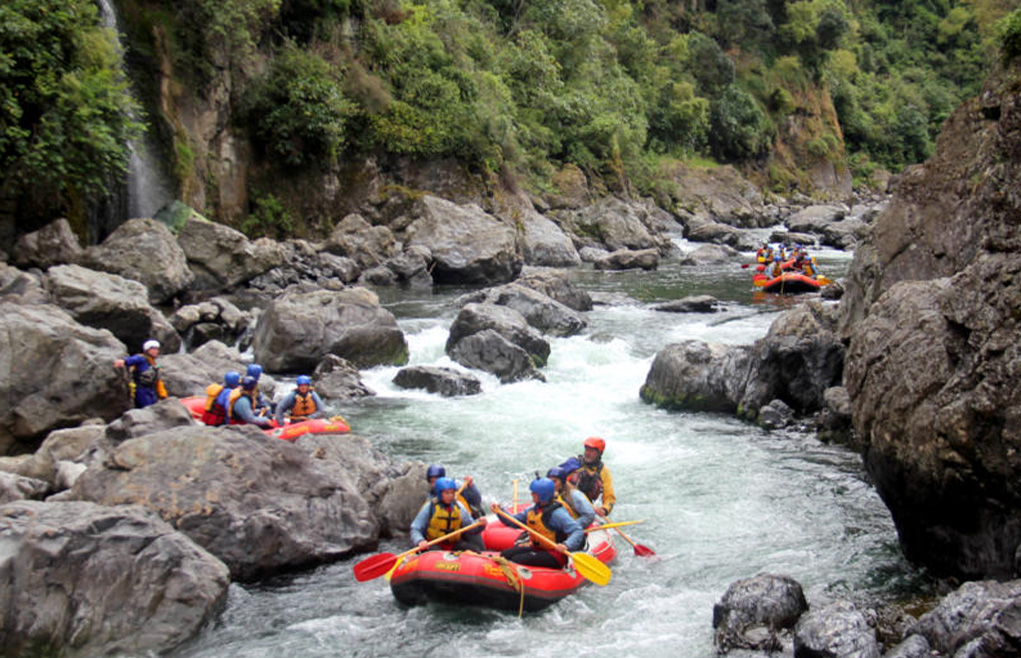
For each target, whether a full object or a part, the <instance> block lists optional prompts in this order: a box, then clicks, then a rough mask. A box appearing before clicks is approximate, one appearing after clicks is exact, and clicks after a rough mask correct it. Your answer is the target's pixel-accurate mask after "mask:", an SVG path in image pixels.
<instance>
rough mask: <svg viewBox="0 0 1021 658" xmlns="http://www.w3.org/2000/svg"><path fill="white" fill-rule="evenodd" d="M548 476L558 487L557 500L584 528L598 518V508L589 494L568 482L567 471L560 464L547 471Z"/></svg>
mask: <svg viewBox="0 0 1021 658" xmlns="http://www.w3.org/2000/svg"><path fill="white" fill-rule="evenodd" d="M546 477H548V478H549V479H551V480H553V484H554V485H556V487H557V502H558V503H560V504H561V505H563V506H564V509H565V510H567V512H568V513H569V514H570V515H571V518H573V519H575V520H576V521H577V522H578V525H580V526H581V528H582V530H584V529H585V528H587V527H589V526H590V525H592V522H593V521H595V519H596V510H595V508H593V507H592V503H591V502H589V499H588V496H586V495H585V494H583V493H582V492H580V491H578V490H577V489H576V488H575V487H574V486H573V485H571V484H570V483H568V482H567V471H565V470H564V469H562V468H561V467H559V466H554V467H553V468H551V469H550V470H549V471H548V472H547V473H546Z"/></svg>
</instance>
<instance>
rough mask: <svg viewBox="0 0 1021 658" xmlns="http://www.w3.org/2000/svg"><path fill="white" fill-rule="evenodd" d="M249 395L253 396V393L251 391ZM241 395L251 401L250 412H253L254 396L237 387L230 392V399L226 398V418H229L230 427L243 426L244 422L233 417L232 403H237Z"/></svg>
mask: <svg viewBox="0 0 1021 658" xmlns="http://www.w3.org/2000/svg"><path fill="white" fill-rule="evenodd" d="M251 393H253V394H254V391H252V392H251ZM242 395H245V396H247V397H248V399H250V400H251V401H252V410H253V411H254V410H255V396H254V395H250V394H249V392H248V391H245V389H243V388H241V387H240V386H238V387H237V388H235V389H234V390H233V391H231V392H230V397H228V398H227V417H228V418H230V424H231V425H244V424H245V421H243V420H238V419H237V418H235V417H234V403H235V402H237V401H238V400H239V399H240V398H241V396H242Z"/></svg>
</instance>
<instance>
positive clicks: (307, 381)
mask: <svg viewBox="0 0 1021 658" xmlns="http://www.w3.org/2000/svg"><path fill="white" fill-rule="evenodd" d="M294 383H295V384H297V385H298V386H311V385H312V378H311V377H309V376H308V375H298V378H297V379H295V380H294Z"/></svg>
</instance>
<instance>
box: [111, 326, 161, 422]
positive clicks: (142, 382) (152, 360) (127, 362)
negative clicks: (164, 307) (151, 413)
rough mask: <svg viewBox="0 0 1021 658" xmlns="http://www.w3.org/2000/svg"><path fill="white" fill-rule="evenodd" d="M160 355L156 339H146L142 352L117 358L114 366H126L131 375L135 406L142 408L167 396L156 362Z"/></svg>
mask: <svg viewBox="0 0 1021 658" xmlns="http://www.w3.org/2000/svg"><path fill="white" fill-rule="evenodd" d="M159 355H160V344H159V341H157V340H152V339H150V340H147V341H145V343H144V344H143V345H142V353H141V354H135V355H133V356H127V357H124V358H123V359H117V360H116V361H114V362H113V367H114V368H127V369H128V371H129V373H130V375H131V392H132V398H133V399H134V401H135V407H136V408H138V409H143V408H145V407H148V406H149V405H153V404H156V403H157V402H159V401H160V400H162V399H164V398H166V397H167V387H166V386H164V384H163V378H162V377H161V376H160V367H159V365H158V364H157V363H156V359H157V357H159Z"/></svg>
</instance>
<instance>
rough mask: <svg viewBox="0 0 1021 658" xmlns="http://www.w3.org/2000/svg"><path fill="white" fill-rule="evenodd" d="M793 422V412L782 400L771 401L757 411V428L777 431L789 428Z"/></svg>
mask: <svg viewBox="0 0 1021 658" xmlns="http://www.w3.org/2000/svg"><path fill="white" fill-rule="evenodd" d="M793 422H794V410H793V409H791V407H790V405H789V404H787V403H786V402H784V401H783V400H773V401H771V402H770V403H769V404H767V405H766V406H764V407H762V408H761V409H759V418H758V423H759V427H762V428H764V429H767V430H777V429H781V428H784V427H789V426H790V425H791V424H792V423H793Z"/></svg>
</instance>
